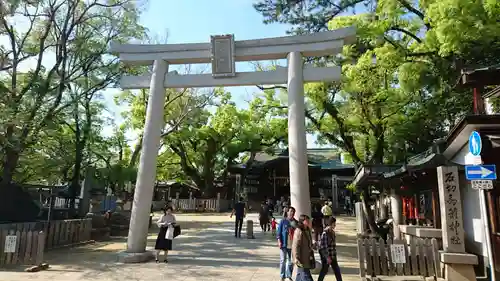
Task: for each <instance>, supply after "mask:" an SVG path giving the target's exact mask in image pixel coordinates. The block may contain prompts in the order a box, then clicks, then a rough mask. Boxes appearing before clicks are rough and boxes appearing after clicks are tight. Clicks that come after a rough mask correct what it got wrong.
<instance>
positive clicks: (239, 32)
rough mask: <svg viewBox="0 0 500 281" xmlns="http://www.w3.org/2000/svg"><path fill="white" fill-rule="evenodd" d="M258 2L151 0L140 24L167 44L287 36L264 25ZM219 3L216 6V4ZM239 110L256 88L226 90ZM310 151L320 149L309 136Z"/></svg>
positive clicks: (282, 28)
mask: <svg viewBox="0 0 500 281" xmlns="http://www.w3.org/2000/svg"><path fill="white" fill-rule="evenodd" d="M254 2H255V0H217V1H208V0H149V3H148V5H147V6H146V11H145V12H144V13H143V15H142V17H141V23H142V24H143V25H144V26H146V27H147V28H148V29H149V32H150V33H151V34H156V35H158V36H159V37H164V36H165V34H167V33H168V40H167V43H172V44H173V43H200V42H209V41H210V35H220V34H234V36H235V39H236V40H246V39H258V38H267V37H278V36H284V35H286V34H285V32H286V30H288V29H289V26H287V25H282V24H272V25H265V24H264V23H262V19H263V18H262V16H261V15H260V14H259V13H257V12H256V11H255V9H254V8H253V6H252V3H254ZM215 3H216V4H215ZM252 69H253V67H252V66H251V65H249V64H246V63H243V64H237V71H250V70H252ZM226 90H228V91H230V92H231V93H232V96H233V100H234V101H235V102H236V103H237V105H238V106H241V107H243V106H245V104H246V101H248V100H250V99H251V95H252V94H253V93H255V92H257V91H258V89H257V88H256V87H230V88H226ZM307 140H308V147H317V145H315V144H314V141H315V137H314V136H311V135H310V136H308V138H307Z"/></svg>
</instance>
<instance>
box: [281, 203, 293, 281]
mask: <svg viewBox="0 0 500 281" xmlns="http://www.w3.org/2000/svg"><path fill="white" fill-rule="evenodd" d="M294 216H295V208H294V207H289V208H288V214H287V217H285V218H283V219H282V220H281V221H280V223H279V224H278V229H277V231H276V236H277V237H276V238H278V246H279V248H280V278H281V280H282V281H283V280H285V279H288V280H290V281H291V280H292V273H293V263H292V242H293V237H294V232H295V228H296V227H297V224H298V222H297V220H295V218H294Z"/></svg>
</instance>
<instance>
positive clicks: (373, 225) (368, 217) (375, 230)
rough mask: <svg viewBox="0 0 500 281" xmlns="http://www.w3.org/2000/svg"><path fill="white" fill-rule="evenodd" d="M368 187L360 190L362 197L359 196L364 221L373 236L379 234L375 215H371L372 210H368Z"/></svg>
mask: <svg viewBox="0 0 500 281" xmlns="http://www.w3.org/2000/svg"><path fill="white" fill-rule="evenodd" d="M368 188H369V187H368V186H366V187H363V190H362V196H361V202H362V203H363V212H364V213H365V216H366V221H367V223H368V226H369V227H370V230H371V232H372V233H373V234H380V230H379V228H378V226H377V224H376V223H375V215H374V214H373V211H372V209H371V208H370V204H368V200H369V196H370V195H369V191H368Z"/></svg>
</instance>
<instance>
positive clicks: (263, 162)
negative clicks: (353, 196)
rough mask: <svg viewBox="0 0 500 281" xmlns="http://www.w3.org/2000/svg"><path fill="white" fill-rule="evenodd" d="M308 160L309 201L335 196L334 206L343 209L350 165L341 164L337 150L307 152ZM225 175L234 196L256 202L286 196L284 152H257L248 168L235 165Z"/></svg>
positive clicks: (350, 171)
mask: <svg viewBox="0 0 500 281" xmlns="http://www.w3.org/2000/svg"><path fill="white" fill-rule="evenodd" d="M308 158H309V159H308V160H309V161H308V162H309V188H310V194H311V199H312V200H315V199H316V200H319V199H326V198H333V197H334V196H336V199H337V200H335V201H337V202H339V206H338V207H341V206H343V204H344V201H345V196H346V195H347V194H349V192H348V191H347V190H346V188H345V187H346V185H348V184H349V183H350V182H351V181H352V178H353V175H354V170H355V169H354V165H350V164H343V163H342V161H341V157H340V154H339V153H338V150H334V149H327V148H315V149H308ZM229 172H230V178H231V179H232V181H233V182H235V184H234V186H235V192H234V194H235V197H236V196H238V195H244V196H247V199H248V200H249V201H253V202H260V201H262V200H264V199H265V198H273V199H279V198H280V197H281V196H285V197H289V195H290V180H289V157H288V151H287V150H278V151H276V152H275V154H273V155H272V154H268V153H265V152H260V153H258V154H257V155H256V157H255V159H254V161H253V163H252V164H251V166H250V167H247V165H246V164H238V165H234V166H232V167H231V168H230V170H229ZM335 183H336V185H335ZM334 190H336V191H337V192H336V193H335V192H334Z"/></svg>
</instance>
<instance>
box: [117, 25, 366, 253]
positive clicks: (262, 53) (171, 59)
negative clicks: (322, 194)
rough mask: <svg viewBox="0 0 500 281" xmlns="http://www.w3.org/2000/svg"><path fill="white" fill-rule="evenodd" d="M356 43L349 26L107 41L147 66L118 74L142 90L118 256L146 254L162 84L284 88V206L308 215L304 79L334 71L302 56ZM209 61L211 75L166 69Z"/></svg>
mask: <svg viewBox="0 0 500 281" xmlns="http://www.w3.org/2000/svg"><path fill="white" fill-rule="evenodd" d="M355 40H356V31H355V29H354V27H348V28H343V29H338V30H334V31H326V32H320V33H314V34H308V35H300V36H285V37H277V38H266V39H257V40H244V41H236V42H235V41H234V37H233V36H232V35H222V36H211V43H193V44H159V45H158V44H156V45H142V44H112V45H111V50H110V52H111V53H118V54H119V57H120V60H121V61H122V62H124V63H127V64H134V65H151V64H153V72H152V74H150V75H144V76H125V77H122V79H121V87H122V88H123V89H145V88H150V95H149V100H148V107H147V111H146V122H145V126H144V139H143V143H142V153H141V157H140V161H139V171H138V175H137V183H136V187H135V193H134V202H133V207H132V215H131V219H130V230H129V234H128V239H127V251H126V253H127V255H128V258H123V261H129V262H138V261H142V260H146V259H148V258H149V257H150V256H149V254H150V253H149V254H148V252H146V251H145V249H146V244H147V243H146V242H147V233H148V221H149V220H148V218H149V213H150V208H151V202H152V197H153V189H154V183H155V178H156V161H157V156H158V150H159V146H160V140H161V139H160V138H161V137H160V134H161V130H162V128H163V126H164V124H163V106H164V102H165V88H193V87H217V86H252V85H276V84H285V83H287V86H288V95H289V98H288V136H289V137H288V146H289V156H290V157H289V158H290V194H291V204H292V206H294V207H295V208H296V210H297V215H300V214H310V213H311V204H310V195H309V175H308V160H307V150H306V149H307V147H306V146H307V143H306V130H305V104H304V82H321V81H338V80H340V77H341V68H340V67H338V66H332V67H306V68H303V61H302V57H317V56H325V55H333V54H337V53H339V52H340V51H341V50H342V47H343V46H344V44H352V43H354V42H355ZM284 58H287V59H288V66H287V67H281V68H278V69H276V70H273V71H258V72H236V69H235V62H236V61H260V60H275V59H284ZM196 63H211V64H212V73H211V74H187V75H179V74H177V72H176V71H172V72H168V66H169V65H171V64H196Z"/></svg>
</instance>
